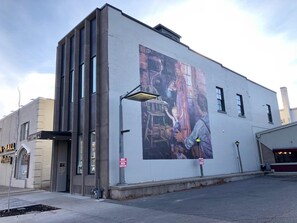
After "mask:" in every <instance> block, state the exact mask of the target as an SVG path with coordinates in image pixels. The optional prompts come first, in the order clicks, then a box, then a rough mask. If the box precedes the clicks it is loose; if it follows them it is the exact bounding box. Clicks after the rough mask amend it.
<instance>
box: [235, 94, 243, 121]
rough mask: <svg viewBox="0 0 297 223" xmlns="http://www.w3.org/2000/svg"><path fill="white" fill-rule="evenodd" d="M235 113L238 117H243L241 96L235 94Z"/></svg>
mask: <svg viewBox="0 0 297 223" xmlns="http://www.w3.org/2000/svg"><path fill="white" fill-rule="evenodd" d="M236 103H237V112H238V115H239V116H244V107H243V100H242V95H240V94H236Z"/></svg>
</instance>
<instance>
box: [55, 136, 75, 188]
mask: <svg viewBox="0 0 297 223" xmlns="http://www.w3.org/2000/svg"><path fill="white" fill-rule="evenodd" d="M57 153H58V154H57V162H56V165H57V170H56V171H57V172H56V176H57V178H56V179H57V182H56V191H57V192H69V191H70V157H71V141H69V140H67V141H58V142H57Z"/></svg>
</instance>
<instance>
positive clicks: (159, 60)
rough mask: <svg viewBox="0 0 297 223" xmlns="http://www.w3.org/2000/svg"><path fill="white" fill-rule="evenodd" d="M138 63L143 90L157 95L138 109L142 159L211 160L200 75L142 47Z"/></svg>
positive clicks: (205, 101) (173, 60) (205, 102)
mask: <svg viewBox="0 0 297 223" xmlns="http://www.w3.org/2000/svg"><path fill="white" fill-rule="evenodd" d="M139 60H140V61H139V63H140V82H141V85H142V90H144V91H148V92H152V93H157V94H159V95H160V97H159V98H158V100H157V99H156V100H149V101H146V102H143V103H142V105H141V106H142V107H141V108H142V137H143V159H197V158H199V157H201V158H205V159H212V158H213V152H212V145H211V133H210V129H209V119H208V107H207V98H206V86H205V77H204V74H203V72H202V71H201V70H198V69H196V68H195V67H193V66H190V65H187V64H184V63H182V62H180V61H177V60H175V59H172V58H170V57H168V56H165V55H163V54H161V53H158V52H156V51H154V50H151V49H149V48H147V47H144V46H141V45H140V46H139ZM198 138H199V139H200V143H199V147H198V145H197V143H196V139H198Z"/></svg>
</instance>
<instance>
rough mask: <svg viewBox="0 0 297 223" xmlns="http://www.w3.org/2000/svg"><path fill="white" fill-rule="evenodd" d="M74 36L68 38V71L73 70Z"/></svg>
mask: <svg viewBox="0 0 297 223" xmlns="http://www.w3.org/2000/svg"><path fill="white" fill-rule="evenodd" d="M74 47H75V45H74V36H72V37H71V38H70V64H69V66H70V70H74Z"/></svg>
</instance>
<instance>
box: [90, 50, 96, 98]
mask: <svg viewBox="0 0 297 223" xmlns="http://www.w3.org/2000/svg"><path fill="white" fill-rule="evenodd" d="M96 76H97V75H96V56H94V57H93V58H92V59H91V78H90V80H91V82H92V83H91V85H90V86H91V93H95V92H96Z"/></svg>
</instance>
